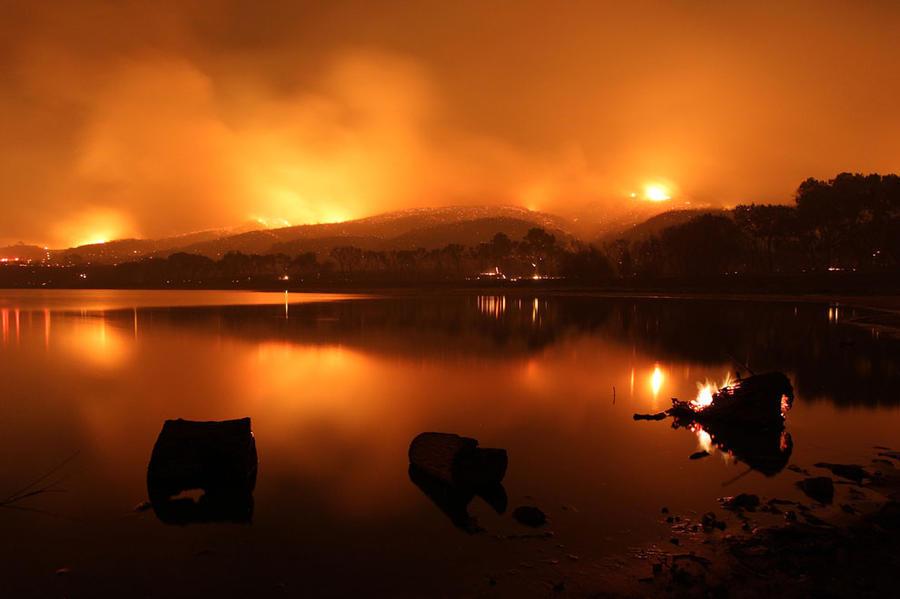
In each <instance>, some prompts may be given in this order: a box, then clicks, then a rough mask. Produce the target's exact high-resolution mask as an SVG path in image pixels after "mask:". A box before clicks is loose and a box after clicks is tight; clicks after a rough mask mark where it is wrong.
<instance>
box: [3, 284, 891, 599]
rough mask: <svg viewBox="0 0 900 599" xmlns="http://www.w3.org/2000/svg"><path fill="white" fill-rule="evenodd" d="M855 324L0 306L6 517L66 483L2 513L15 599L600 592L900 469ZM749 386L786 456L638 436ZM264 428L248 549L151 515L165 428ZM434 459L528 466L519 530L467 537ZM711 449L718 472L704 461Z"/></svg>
mask: <svg viewBox="0 0 900 599" xmlns="http://www.w3.org/2000/svg"><path fill="white" fill-rule="evenodd" d="M286 299H287V301H288V302H289V303H286V301H285V300H286ZM856 316H858V314H857V313H855V312H854V311H852V310H850V309H845V308H840V307H834V306H827V305H820V304H811V303H787V302H784V303H761V302H714V301H701V300H653V299H641V300H633V299H603V298H591V297H575V296H570V297H565V296H538V297H534V296H526V295H521V296H520V295H508V296H474V295H473V296H467V295H458V296H453V295H451V296H429V297H390V298H377V297H372V298H366V297H353V296H329V295H308V296H307V295H299V294H291V295H290V296H289V297H288V298H285V295H284V294H263V293H231V292H125V291H123V292H103V291H99V292H98V291H87V292H72V291H59V292H42V293H37V292H19V291H0V318H2V338H0V455H2V456H4V457H3V459H2V460H0V499H2V498H3V497H6V496H7V495H9V494H10V493H13V492H14V491H16V490H17V489H19V488H22V487H24V486H26V485H28V484H29V483H30V482H32V481H34V480H35V479H37V478H38V477H41V476H42V475H43V474H45V473H47V472H48V471H50V470H52V469H53V468H54V467H56V466H58V465H59V464H60V463H62V462H63V461H64V460H67V459H68V458H71V460H70V461H68V462H67V463H65V465H64V466H63V467H62V468H60V469H59V470H58V471H57V472H54V473H53V474H52V475H51V476H50V477H49V478H48V479H47V480H46V481H45V482H52V483H54V485H53V486H54V488H58V489H64V492H59V493H44V494H40V495H36V496H33V497H30V498H26V499H23V500H21V501H20V502H18V503H17V504H15V505H14V506H8V507H7V508H6V509H0V531H2V534H0V596H3V597H55V596H65V597H98V596H117V597H145V596H146V597H182V596H184V597H188V596H192V597H194V596H202V595H203V594H204V593H214V596H301V595H307V596H340V595H345V594H351V593H353V594H361V595H387V596H395V597H396V596H417V597H422V596H460V595H464V596H470V595H492V594H501V595H502V594H519V593H520V592H533V593H534V594H542V593H546V592H547V591H548V589H549V586H548V585H550V584H552V583H553V582H554V581H555V580H557V579H559V578H560V577H562V575H561V574H559V573H558V572H559V570H560V568H562V567H566V568H568V572H569V574H566V576H568V575H570V574H571V575H573V576H574V575H577V574H579V573H580V574H585V575H586V576H589V574H590V570H591V568H592V564H594V563H595V561H596V560H599V559H603V558H605V557H606V556H610V555H616V554H621V553H624V552H626V551H627V550H628V548H630V547H635V546H639V545H643V544H645V543H650V542H659V541H660V540H661V539H666V538H667V536H666V532H667V531H666V529H665V527H664V526H661V525H660V508H661V506H668V507H669V508H670V509H672V510H673V512H685V513H688V512H690V511H691V510H694V511H696V512H700V513H702V512H704V511H707V510H709V509H714V508H716V507H717V498H719V497H721V496H723V495H733V494H736V493H739V492H745V491H746V492H753V493H760V494H765V495H767V496H774V495H777V496H780V497H787V498H798V497H799V495H798V493H799V491H797V490H796V489H795V488H794V482H795V481H796V480H798V477H799V475H798V474H796V473H794V472H792V471H791V470H789V469H786V468H785V469H782V467H783V466H784V465H785V464H788V463H795V464H799V465H802V466H804V467H810V466H811V465H812V464H813V463H814V462H818V461H830V462H857V463H862V464H867V463H868V461H869V459H870V458H871V456H872V447H873V446H874V445H884V446H890V447H894V448H895V449H897V448H898V447H897V446H898V445H900V394H898V393H897V392H896V391H895V390H896V388H897V386H898V383H900V361H898V357H900V345H898V343H897V341H894V340H890V339H886V338H879V336H878V335H877V332H875V331H873V330H871V329H869V328H865V327H860V326H854V325H852V324H848V321H850V320H852V319H853V318H855V317H856ZM737 362H739V363H742V364H745V365H749V367H750V368H752V369H753V370H754V371H757V372H763V371H767V370H775V369H777V370H782V371H784V372H785V373H787V374H788V376H789V377H790V378H791V381H792V383H793V385H794V389H795V393H796V400H795V402H794V406H793V409H792V410H791V411H790V413H789V415H788V420H787V425H786V434H785V435H776V436H775V437H768V438H766V439H763V440H761V441H760V446H756V445H754V446H752V447H749V448H747V447H745V446H744V445H740V444H738V447H736V451H735V453H734V454H729V453H727V452H723V451H720V450H716V449H715V448H714V447H710V444H709V439H708V438H705V437H704V435H703V434H702V433H695V432H691V431H689V430H685V429H678V430H673V429H672V428H671V426H670V423H669V421H664V422H635V421H634V420H633V419H632V415H633V414H634V413H635V412H651V411H658V410H662V409H665V408H667V407H668V406H669V405H670V398H671V397H679V398H682V399H689V398H693V397H694V396H695V395H696V393H697V384H698V382H703V381H706V380H707V379H709V380H714V381H722V379H723V378H724V377H725V375H726V374H727V373H729V372H731V373H734V371H735V370H736V369H741V370H744V371H745V372H746V366H736V365H735V364H736V363H737ZM245 416H249V417H250V418H252V422H253V429H254V433H255V436H256V443H257V448H258V452H259V474H258V480H257V483H256V488H255V492H254V495H253V514H252V523H249V524H247V523H245V524H235V523H194V524H188V525H171V524H166V523H163V522H161V521H160V520H159V519H158V518H157V517H156V515H155V514H154V511H153V510H145V511H138V510H135V506H138V505H139V504H141V503H142V502H144V501H146V500H147V484H146V477H147V464H148V461H149V457H150V452H151V449H152V448H153V444H154V442H155V440H156V438H157V435H158V434H159V432H160V429H161V428H162V425H163V422H164V421H165V420H166V419H171V418H186V419H193V420H220V419H230V418H240V417H245ZM423 431H446V432H455V433H459V434H462V435H466V436H470V437H475V438H477V439H478V440H479V441H480V442H481V445H482V446H485V447H501V448H505V449H506V450H507V451H508V454H509V469H508V472H507V475H506V478H505V480H504V487H505V490H506V494H507V496H508V506H509V507H508V509H507V510H506V511H505V513H503V514H497V513H496V512H495V511H494V510H493V509H492V508H491V507H490V506H489V505H488V504H487V503H486V502H484V501H482V500H481V499H479V498H475V499H474V500H473V501H472V502H471V504H470V505H469V506H468V507H469V510H470V513H471V514H472V515H473V516H475V517H477V518H478V521H479V523H480V525H481V526H482V527H483V528H484V529H485V532H483V533H481V534H469V533H467V532H465V531H463V530H460V529H459V528H457V527H455V526H454V524H453V523H452V522H451V520H450V519H449V518H448V517H447V516H446V515H445V513H444V512H443V511H441V509H440V508H439V507H438V505H437V504H436V503H435V502H434V501H433V500H432V499H430V498H429V497H428V496H427V495H426V494H425V493H423V490H422V489H420V488H419V487H418V486H417V485H416V484H414V483H413V482H412V481H411V480H410V477H409V474H408V459H407V449H408V446H409V442H410V441H411V440H412V439H413V437H415V436H416V435H417V434H418V433H420V432H423ZM788 435H789V436H788ZM745 445H746V444H745ZM700 448H709V449H711V450H712V452H713V455H712V456H710V457H707V458H705V459H700V460H689V459H688V456H690V455H691V454H692V453H694V452H696V451H697V450H698V449H700ZM73 456H74V457H73ZM748 464H749V465H748ZM761 464H762V466H761ZM523 504H534V505H537V506H539V507H541V508H542V509H543V510H544V511H545V512H546V513H547V514H548V516H549V518H550V520H551V521H550V523H549V525H548V526H547V527H546V529H545V530H551V531H553V533H554V535H553V536H552V537H548V538H516V537H517V536H522V535H527V534H529V533H533V532H534V531H533V530H531V529H528V528H524V527H523V526H521V525H519V524H517V523H516V522H515V521H514V520H513V518H512V517H511V515H510V512H511V511H512V509H513V508H515V507H516V506H519V505H523ZM576 558H577V560H576ZM556 561H559V562H560V563H559V564H557V563H555V562H556ZM573 564H575V565H573ZM60 570H61V571H60ZM491 579H493V580H494V582H495V583H496V584H495V585H492V584H491Z"/></svg>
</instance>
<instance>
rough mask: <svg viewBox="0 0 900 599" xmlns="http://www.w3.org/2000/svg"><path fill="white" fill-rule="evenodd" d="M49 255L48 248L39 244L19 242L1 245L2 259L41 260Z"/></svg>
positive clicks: (0, 253)
mask: <svg viewBox="0 0 900 599" xmlns="http://www.w3.org/2000/svg"><path fill="white" fill-rule="evenodd" d="M46 257H47V250H45V249H44V248H42V247H40V246H37V245H26V244H24V243H17V244H15V245H8V246H6V247H0V260H8V261H12V260H21V261H23V262H24V261H28V260H34V261H40V260H43V259H44V258H46Z"/></svg>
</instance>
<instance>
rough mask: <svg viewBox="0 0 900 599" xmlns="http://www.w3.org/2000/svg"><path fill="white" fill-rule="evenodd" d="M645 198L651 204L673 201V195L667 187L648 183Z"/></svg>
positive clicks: (645, 188)
mask: <svg viewBox="0 0 900 599" xmlns="http://www.w3.org/2000/svg"><path fill="white" fill-rule="evenodd" d="M644 198H645V199H647V200H650V201H651V202H665V201H666V200H671V199H672V195H671V193H670V192H669V189H668V188H667V187H666V186H665V185H661V184H659V183H648V184H647V185H646V186H645V187H644Z"/></svg>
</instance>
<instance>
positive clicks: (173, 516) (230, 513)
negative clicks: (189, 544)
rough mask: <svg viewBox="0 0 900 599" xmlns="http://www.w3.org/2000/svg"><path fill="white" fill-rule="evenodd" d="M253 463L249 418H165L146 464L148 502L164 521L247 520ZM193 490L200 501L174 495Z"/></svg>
mask: <svg viewBox="0 0 900 599" xmlns="http://www.w3.org/2000/svg"><path fill="white" fill-rule="evenodd" d="M257 464H258V459H257V454H256V441H255V439H254V437H253V431H252V428H251V423H250V419H249V418H242V419H240V420H224V421H220V422H193V421H190V420H181V419H179V420H167V421H166V422H165V423H164V424H163V428H162V431H161V432H160V433H159V437H158V438H157V439H156V444H155V445H154V446H153V453H152V455H151V456H150V464H149V466H148V467H147V490H148V493H149V496H150V503H151V505H152V506H153V509H154V512H156V514H157V516H158V517H159V518H160V519H161V520H163V521H165V522H171V523H178V524H185V523H188V522H207V521H237V522H247V521H249V520H250V518H251V516H252V513H253V489H254V487H255V486H256V474H257ZM191 490H202V491H203V495H202V496H201V497H200V499H199V500H198V501H194V500H193V499H191V498H188V497H177V496H178V495H179V494H181V493H183V492H185V491H191Z"/></svg>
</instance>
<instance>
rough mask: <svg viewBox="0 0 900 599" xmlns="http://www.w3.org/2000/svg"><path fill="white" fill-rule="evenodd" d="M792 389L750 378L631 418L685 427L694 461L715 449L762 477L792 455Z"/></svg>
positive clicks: (701, 389) (783, 381)
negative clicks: (788, 421) (787, 423)
mask: <svg viewBox="0 0 900 599" xmlns="http://www.w3.org/2000/svg"><path fill="white" fill-rule="evenodd" d="M793 397H794V394H793V388H792V387H791V383H790V381H789V380H788V378H787V377H786V376H785V375H784V374H782V373H780V372H773V373H769V374H762V375H754V376H751V377H750V378H747V379H737V380H736V381H732V380H731V379H730V378H729V377H726V384H725V385H723V386H722V387H720V388H718V389H717V388H716V387H715V386H714V384H712V383H710V382H706V383H703V384H699V385H698V392H697V398H696V399H694V400H693V401H680V400H678V399H672V407H671V408H670V409H669V410H667V411H665V412H659V413H657V414H635V415H634V419H635V420H663V419H665V418H666V417H668V416H671V417H672V419H673V423H672V427H673V428H687V429H688V430H690V431H691V432H693V433H695V434H696V435H697V438H698V441H699V443H700V448H701V450H700V451H697V452H696V453H694V454H692V455H691V456H690V458H691V459H692V460H696V459H700V458H702V457H705V456H706V455H707V454H711V453H713V452H714V451H715V449H719V450H721V451H723V452H725V453H728V454H731V455H732V456H734V457H735V458H736V459H738V460H740V461H742V462H744V463H745V464H747V465H748V466H750V468H752V469H754V470H757V471H759V472H761V473H763V474H765V475H766V476H772V475H774V474H777V473H778V472H780V471H781V470H783V469H784V467H785V466H787V463H788V460H789V459H790V456H791V453H792V450H793V441H792V440H791V436H790V434H788V433H787V432H786V431H785V430H784V416H785V412H786V411H787V410H788V409H790V407H791V404H792V403H793Z"/></svg>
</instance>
